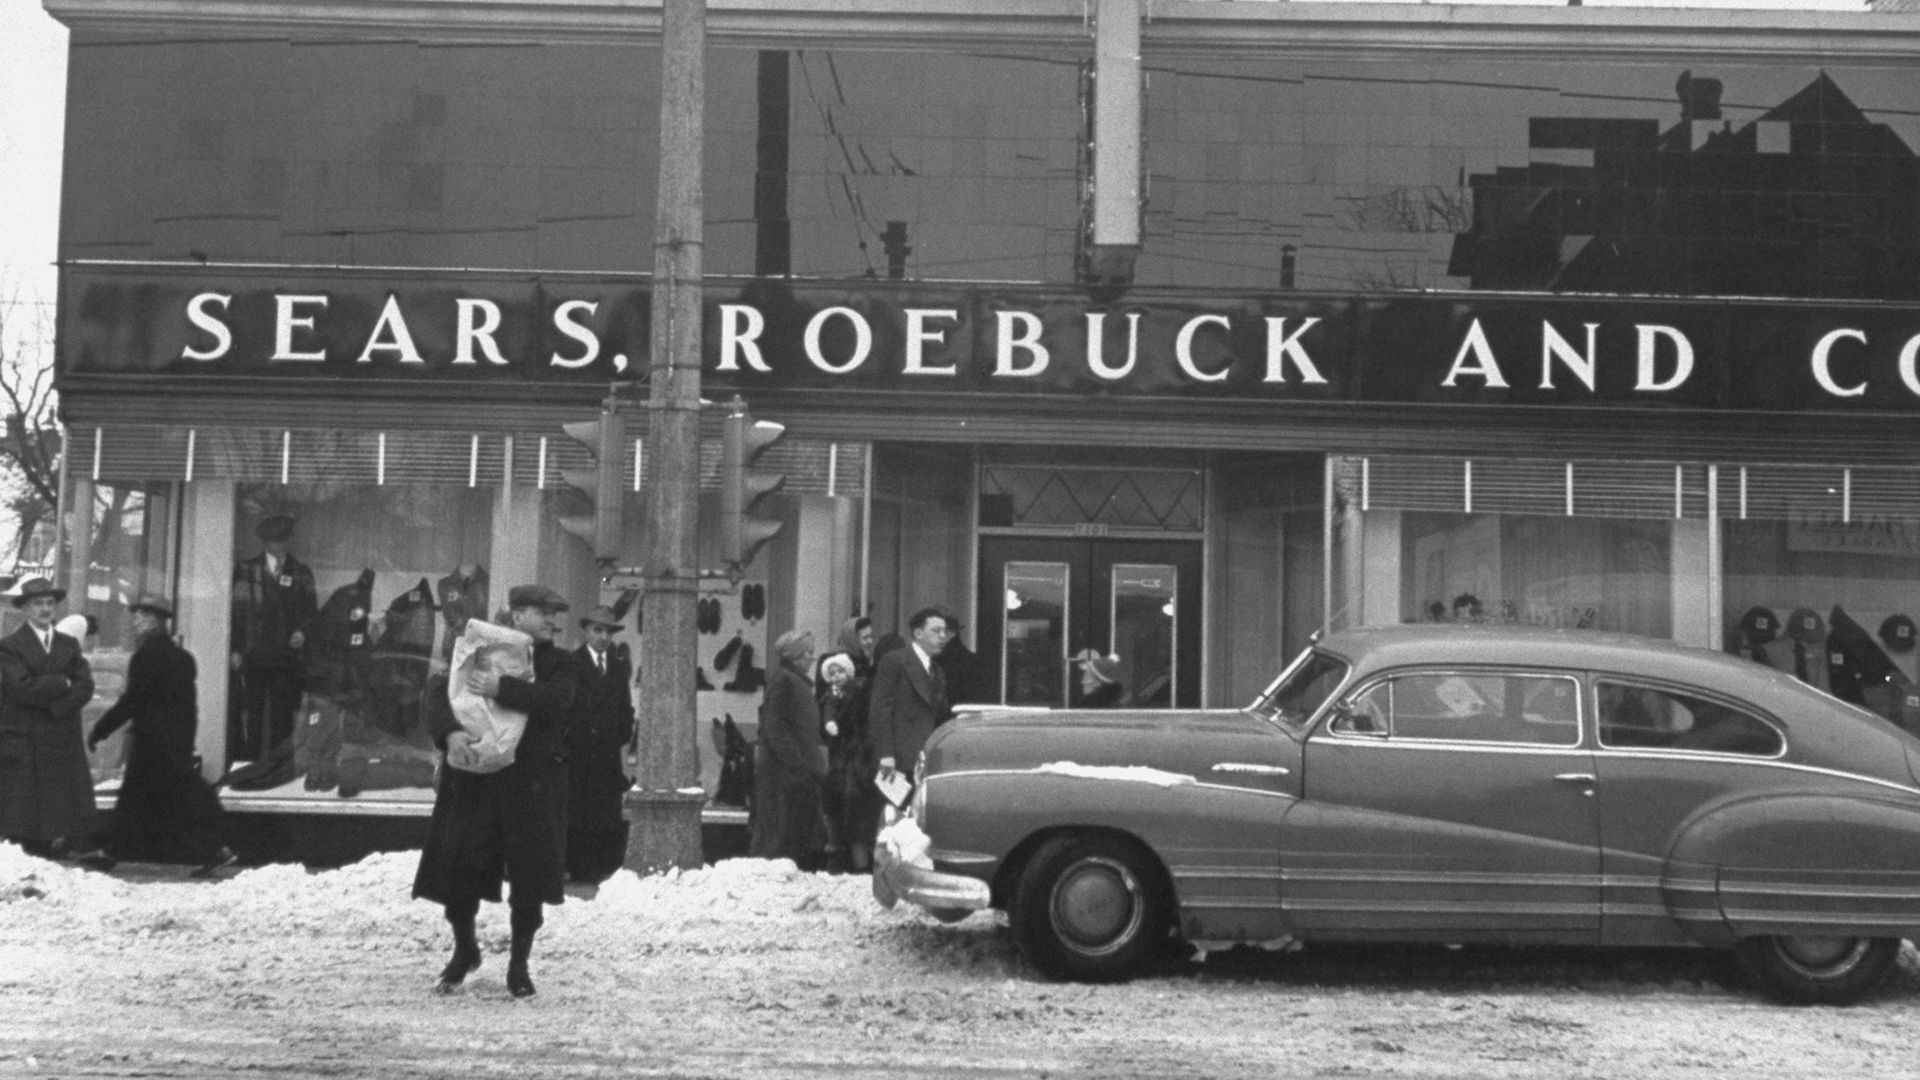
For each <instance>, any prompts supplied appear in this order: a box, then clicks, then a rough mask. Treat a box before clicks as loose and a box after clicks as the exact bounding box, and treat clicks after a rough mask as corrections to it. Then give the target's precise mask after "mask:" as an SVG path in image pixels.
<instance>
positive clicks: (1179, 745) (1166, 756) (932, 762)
mask: <svg viewBox="0 0 1920 1080" xmlns="http://www.w3.org/2000/svg"><path fill="white" fill-rule="evenodd" d="M926 753H927V771H928V773H929V774H930V775H931V774H934V773H941V772H952V771H957V770H977V769H1031V768H1035V767H1038V766H1041V765H1049V764H1060V763H1068V764H1073V765H1080V766H1088V767H1095V768H1149V769H1159V770H1163V771H1165V772H1170V773H1178V774H1184V775H1187V776H1192V777H1194V778H1196V779H1217V778H1218V770H1216V769H1215V766H1218V765H1220V764H1222V763H1238V764H1246V765H1267V766H1281V767H1284V768H1286V769H1288V770H1289V771H1291V772H1293V774H1294V775H1296V776H1297V775H1298V757H1299V744H1298V743H1297V742H1295V741H1294V739H1293V737H1292V736H1291V735H1289V734H1287V733H1286V732H1285V731H1284V730H1283V729H1281V728H1280V727H1279V726H1278V725H1276V724H1274V723H1272V722H1270V721H1268V720H1265V719H1263V718H1261V717H1259V716H1256V715H1254V714H1252V713H1249V712H1245V711H1242V710H1238V709H1175V710H1167V709H1159V710H1153V711H1145V710H1073V709H1061V710H1048V711H1042V710H1031V711H1020V710H1002V711H987V712H981V713H973V714H968V715H965V716H962V717H961V718H959V719H957V720H955V721H953V722H952V723H949V724H946V725H944V726H942V727H941V728H940V729H939V730H938V731H936V732H934V735H933V738H931V739H929V740H928V741H927V748H926Z"/></svg>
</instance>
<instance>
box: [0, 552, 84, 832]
mask: <svg viewBox="0 0 1920 1080" xmlns="http://www.w3.org/2000/svg"><path fill="white" fill-rule="evenodd" d="M66 596H67V590H65V589H60V588H55V587H54V584H53V582H51V581H48V580H47V579H46V578H42V577H35V578H28V579H27V580H26V581H23V582H21V583H20V589H19V591H18V592H17V593H16V594H15V595H14V596H13V606H14V607H16V608H18V609H20V611H21V612H22V613H24V614H25V615H26V617H27V624H26V625H25V626H22V627H21V628H20V629H18V630H15V631H14V632H13V633H11V634H8V635H7V636H6V637H4V638H0V742H4V743H5V744H7V745H8V746H9V747H10V748H11V749H12V751H13V752H11V753H8V754H5V755H0V836H4V837H6V838H7V839H9V840H12V841H14V842H15V843H18V844H20V846H21V847H23V848H25V849H26V850H27V851H29V852H32V853H35V854H40V855H64V854H71V853H75V852H76V851H77V850H78V849H80V848H82V847H87V846H90V845H86V844H84V843H83V842H82V839H81V838H82V837H84V836H85V835H86V834H87V832H88V830H89V829H90V827H91V825H92V824H93V818H94V808H93V774H92V773H91V772H89V771H88V769H87V748H86V746H85V745H84V744H83V742H82V740H81V735H80V710H81V709H82V708H83V707H84V706H85V705H86V704H87V702H89V701H91V700H93V671H92V669H91V668H89V667H88V666H87V658H86V657H85V656H82V655H81V653H80V643H79V642H78V641H76V640H74V639H73V638H72V637H70V636H68V635H66V634H63V633H60V632H59V631H58V630H55V629H54V628H53V619H54V613H55V612H56V611H57V610H58V609H59V606H60V601H62V600H64V599H66Z"/></svg>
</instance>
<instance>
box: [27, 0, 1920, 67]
mask: <svg viewBox="0 0 1920 1080" xmlns="http://www.w3.org/2000/svg"><path fill="white" fill-rule="evenodd" d="M44 3H45V7H46V9H47V11H48V12H49V13H51V14H52V15H53V16H54V17H55V18H56V19H58V20H60V21H61V22H63V23H65V24H66V25H67V26H68V27H70V28H72V29H73V30H74V31H76V32H77V33H79V34H82V35H85V36H86V37H88V38H99V37H106V38H118V37H141V38H147V37H153V36H164V37H170V38H276V39H297V40H338V39H342V38H347V39H356V40H369V39H371V40H399V41H418V42H421V43H430V44H514V43H519V44H560V43H600V44H606V43H628V44H649V43H653V42H657V41H658V39H659V34H660V9H661V5H660V3H659V0H301V2H297V3H296V2H289V0H44ZM1090 10H1092V4H1091V2H1090V0H708V16H707V32H708V37H709V40H710V41H711V42H712V43H713V44H715V45H721V46H733V47H746V48H754V47H781V48H792V49H799V48H828V47H851V46H857V47H865V48H923V49H973V50H1003V49H1004V50H1015V51H1020V52H1038V53H1057V52H1059V51H1061V50H1063V49H1064V50H1069V51H1078V50H1082V49H1086V48H1089V47H1090V42H1089V28H1088V25H1087V15H1088V12H1089V11H1090ZM1146 10H1147V21H1146V24H1145V25H1144V26H1143V27H1142V40H1143V48H1144V49H1145V50H1146V51H1147V52H1149V53H1150V54H1153V55H1154V56H1156V57H1165V56H1177V55H1181V54H1203V55H1213V56H1218V55H1222V54H1234V53H1256V54H1258V55H1260V56H1262V57H1264V58H1268V59H1289V58H1291V59H1300V60H1345V59H1368V60H1389V59H1401V60H1405V59H1419V58H1427V59H1431V58H1434V57H1436V56H1444V57H1446V58H1448V59H1472V58H1498V59H1506V60H1527V59H1535V60H1565V59H1566V58H1568V57H1569V56H1580V57H1582V58H1587V59H1611V60H1637V61H1643V62H1645V61H1660V60H1673V61H1678V62H1686V63H1712V62H1721V63H1724V62H1743V61H1745V62H1775V63H1851V64H1862V63H1893V64H1907V63H1912V62H1914V61H1915V60H1920V12H1898V13H1895V12H1834V11H1773V10H1766V11H1756V10H1741V11H1736V10H1726V9H1682V8H1619V7H1560V6H1539V7H1534V6H1510V5H1499V6H1492V5H1452V4H1410V3H1383V4H1369V3H1339V4H1328V3H1288V2H1285V0H1148V3H1147V5H1146Z"/></svg>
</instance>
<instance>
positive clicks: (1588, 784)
mask: <svg viewBox="0 0 1920 1080" xmlns="http://www.w3.org/2000/svg"><path fill="white" fill-rule="evenodd" d="M1554 780H1555V781H1556V782H1558V783H1562V784H1579V785H1580V786H1581V787H1583V788H1586V790H1585V791H1583V792H1581V793H1580V794H1582V795H1592V794H1593V787H1594V785H1595V784H1597V783H1599V777H1596V776H1594V775H1593V774H1592V773H1590V772H1563V773H1556V774H1555V775H1554Z"/></svg>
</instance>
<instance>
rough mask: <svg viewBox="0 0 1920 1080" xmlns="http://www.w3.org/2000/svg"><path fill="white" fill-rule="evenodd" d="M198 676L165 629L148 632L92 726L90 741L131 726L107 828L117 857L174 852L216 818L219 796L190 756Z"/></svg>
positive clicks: (200, 836) (203, 832)
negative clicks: (109, 705) (123, 772)
mask: <svg viewBox="0 0 1920 1080" xmlns="http://www.w3.org/2000/svg"><path fill="white" fill-rule="evenodd" d="M198 674H199V671H198V668H197V666H196V665H195V664H194V662H193V655H192V654H191V653H189V652H187V650H185V649H183V648H181V647H180V646H179V645H177V644H175V643H174V640H173V639H172V638H171V637H168V636H167V635H166V634H164V633H152V634H148V635H146V636H145V637H144V638H142V639H141V640H140V645H139V647H137V648H135V649H134V650H133V655H132V656H131V657H129V658H128V660H127V684H126V689H125V690H123V691H122V692H121V694H120V700H119V701H116V702H114V703H113V707H112V708H110V709H108V710H107V712H106V715H104V716H102V717H101V718H100V719H99V721H98V722H97V723H95V724H94V725H93V733H92V735H91V736H90V738H91V740H92V741H93V742H99V741H100V740H102V739H104V738H106V737H107V736H109V735H111V734H113V733H114V732H116V731H118V730H120V728H122V727H127V728H128V736H127V737H128V741H129V746H128V748H127V771H126V776H125V778H124V779H123V780H121V782H120V798H119V801H118V802H116V803H115V804H114V815H113V826H112V837H113V847H114V853H115V854H117V855H120V856H121V857H122V858H136V857H149V858H166V857H168V856H169V855H172V854H178V853H180V852H178V851H176V850H174V848H175V847H176V846H177V845H180V844H182V843H183V842H185V841H187V840H188V839H189V838H191V839H193V840H204V839H206V838H207V837H208V836H209V835H210V834H209V833H208V830H210V829H212V828H214V827H215V826H216V825H217V824H218V822H219V821H220V815H221V809H220V798H219V796H217V795H215V794H214V792H213V787H212V786H211V785H210V784H208V783H207V782H206V780H205V779H204V778H202V777H201V775H200V769H199V766H198V765H196V764H195V762H194V746H193V739H194V731H195V729H196V728H197V727H198V726H199V705H198V699H197V697H196V691H195V682H194V680H195V678H196V676H197V675H198ZM195 854H197V853H195Z"/></svg>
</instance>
